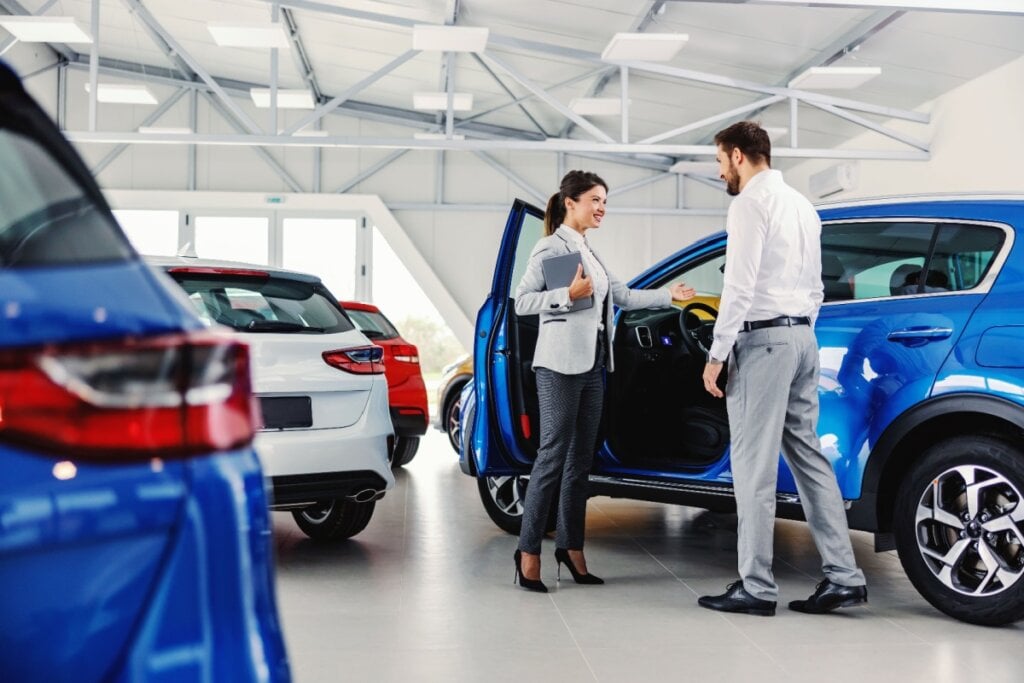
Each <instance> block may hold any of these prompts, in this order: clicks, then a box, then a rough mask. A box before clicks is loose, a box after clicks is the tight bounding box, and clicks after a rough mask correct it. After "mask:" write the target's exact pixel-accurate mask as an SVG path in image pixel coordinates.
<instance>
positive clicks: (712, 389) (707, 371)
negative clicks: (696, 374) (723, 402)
mask: <svg viewBox="0 0 1024 683" xmlns="http://www.w3.org/2000/svg"><path fill="white" fill-rule="evenodd" d="M720 374H722V363H720V362H719V361H713V360H709V361H708V362H707V365H705V366H704V388H705V389H707V391H708V393H709V394H711V395H712V396H714V397H715V398H723V397H724V396H725V394H723V393H722V390H721V389H719V388H718V376H719V375H720Z"/></svg>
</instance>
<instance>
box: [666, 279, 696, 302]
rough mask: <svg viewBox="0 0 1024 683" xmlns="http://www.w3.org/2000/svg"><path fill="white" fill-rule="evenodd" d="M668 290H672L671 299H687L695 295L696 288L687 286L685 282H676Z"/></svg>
mask: <svg viewBox="0 0 1024 683" xmlns="http://www.w3.org/2000/svg"><path fill="white" fill-rule="evenodd" d="M668 291H670V292H672V301H688V300H690V299H692V298H693V297H695V296H696V295H697V290H695V289H694V288H693V287H687V286H686V283H685V282H677V283H676V284H674V285H672V286H671V287H669V288H668Z"/></svg>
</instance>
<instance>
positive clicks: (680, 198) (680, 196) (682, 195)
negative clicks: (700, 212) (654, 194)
mask: <svg viewBox="0 0 1024 683" xmlns="http://www.w3.org/2000/svg"><path fill="white" fill-rule="evenodd" d="M685 206H686V185H685V184H684V178H683V174H682V173H680V174H679V175H678V176H677V177H676V208H677V209H682V208H684V207H685Z"/></svg>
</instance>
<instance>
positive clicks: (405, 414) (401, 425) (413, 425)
mask: <svg viewBox="0 0 1024 683" xmlns="http://www.w3.org/2000/svg"><path fill="white" fill-rule="evenodd" d="M391 424H392V425H394V427H395V436H423V435H424V434H426V433H427V413H426V411H424V410H423V409H422V408H414V407H405V406H402V407H398V406H392V408H391Z"/></svg>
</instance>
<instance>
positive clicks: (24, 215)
mask: <svg viewBox="0 0 1024 683" xmlns="http://www.w3.org/2000/svg"><path fill="white" fill-rule="evenodd" d="M133 256H134V254H133V252H132V250H131V247H130V246H129V245H128V242H127V240H126V239H125V238H124V236H123V235H122V233H121V230H120V228H118V226H117V223H116V222H115V221H114V219H113V217H112V216H111V215H110V214H109V213H107V211H106V210H105V209H103V208H101V207H100V206H98V205H97V204H96V203H95V202H94V201H93V200H92V199H91V198H90V197H89V196H87V195H86V192H85V190H84V189H83V188H82V187H81V186H80V185H79V184H78V183H76V182H75V181H74V180H73V179H72V177H71V176H70V175H69V174H68V173H67V172H66V171H65V170H64V169H63V168H62V167H61V166H60V164H59V163H58V162H57V160H56V159H54V157H53V156H51V155H50V154H49V153H48V152H47V151H46V150H45V149H43V148H42V147H41V146H40V145H39V144H37V143H36V142H35V141H33V140H32V139H31V138H28V137H25V136H24V135H21V134H19V133H16V132H14V131H11V130H0V268H16V267H27V266H42V265H62V264H78V263H96V262H110V261H125V260H128V259H131V258H133Z"/></svg>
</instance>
